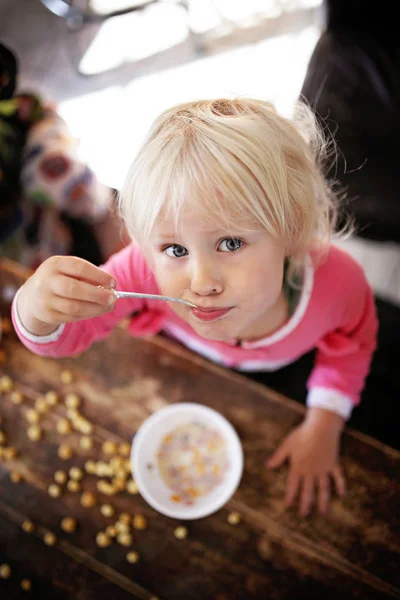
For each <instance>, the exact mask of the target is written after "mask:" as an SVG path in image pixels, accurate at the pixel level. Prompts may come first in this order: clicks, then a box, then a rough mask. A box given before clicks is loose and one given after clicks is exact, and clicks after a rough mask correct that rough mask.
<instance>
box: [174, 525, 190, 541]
mask: <svg viewBox="0 0 400 600" xmlns="http://www.w3.org/2000/svg"><path fill="white" fill-rule="evenodd" d="M187 534H188V530H187V529H186V527H183V526H181V527H177V528H176V529H175V531H174V535H175V537H176V539H177V540H184V539H185V537H186V536H187Z"/></svg>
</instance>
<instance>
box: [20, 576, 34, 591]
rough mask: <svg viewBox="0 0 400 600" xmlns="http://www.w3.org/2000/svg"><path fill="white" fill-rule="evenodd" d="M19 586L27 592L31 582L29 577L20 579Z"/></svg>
mask: <svg viewBox="0 0 400 600" xmlns="http://www.w3.org/2000/svg"><path fill="white" fill-rule="evenodd" d="M21 587H22V589H23V590H24V591H25V592H29V591H30V590H31V588H32V582H31V581H30V579H23V580H22V581H21Z"/></svg>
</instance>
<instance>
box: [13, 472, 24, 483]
mask: <svg viewBox="0 0 400 600" xmlns="http://www.w3.org/2000/svg"><path fill="white" fill-rule="evenodd" d="M10 479H11V481H12V482H13V483H21V481H22V475H21V473H18V471H12V473H10Z"/></svg>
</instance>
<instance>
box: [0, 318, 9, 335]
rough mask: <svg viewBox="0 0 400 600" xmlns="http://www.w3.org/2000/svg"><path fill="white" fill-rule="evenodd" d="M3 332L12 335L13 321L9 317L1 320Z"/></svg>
mask: <svg viewBox="0 0 400 600" xmlns="http://www.w3.org/2000/svg"><path fill="white" fill-rule="evenodd" d="M1 330H2V332H3V333H10V332H11V331H12V325H11V321H10V319H8V318H7V317H3V318H2V319H1Z"/></svg>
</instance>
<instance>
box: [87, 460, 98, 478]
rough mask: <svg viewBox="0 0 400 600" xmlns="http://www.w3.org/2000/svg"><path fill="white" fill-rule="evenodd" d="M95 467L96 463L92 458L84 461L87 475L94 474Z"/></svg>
mask: <svg viewBox="0 0 400 600" xmlns="http://www.w3.org/2000/svg"><path fill="white" fill-rule="evenodd" d="M96 467H97V465H96V463H95V461H94V460H87V461H86V462H85V471H86V473H89V475H95V473H96Z"/></svg>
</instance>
